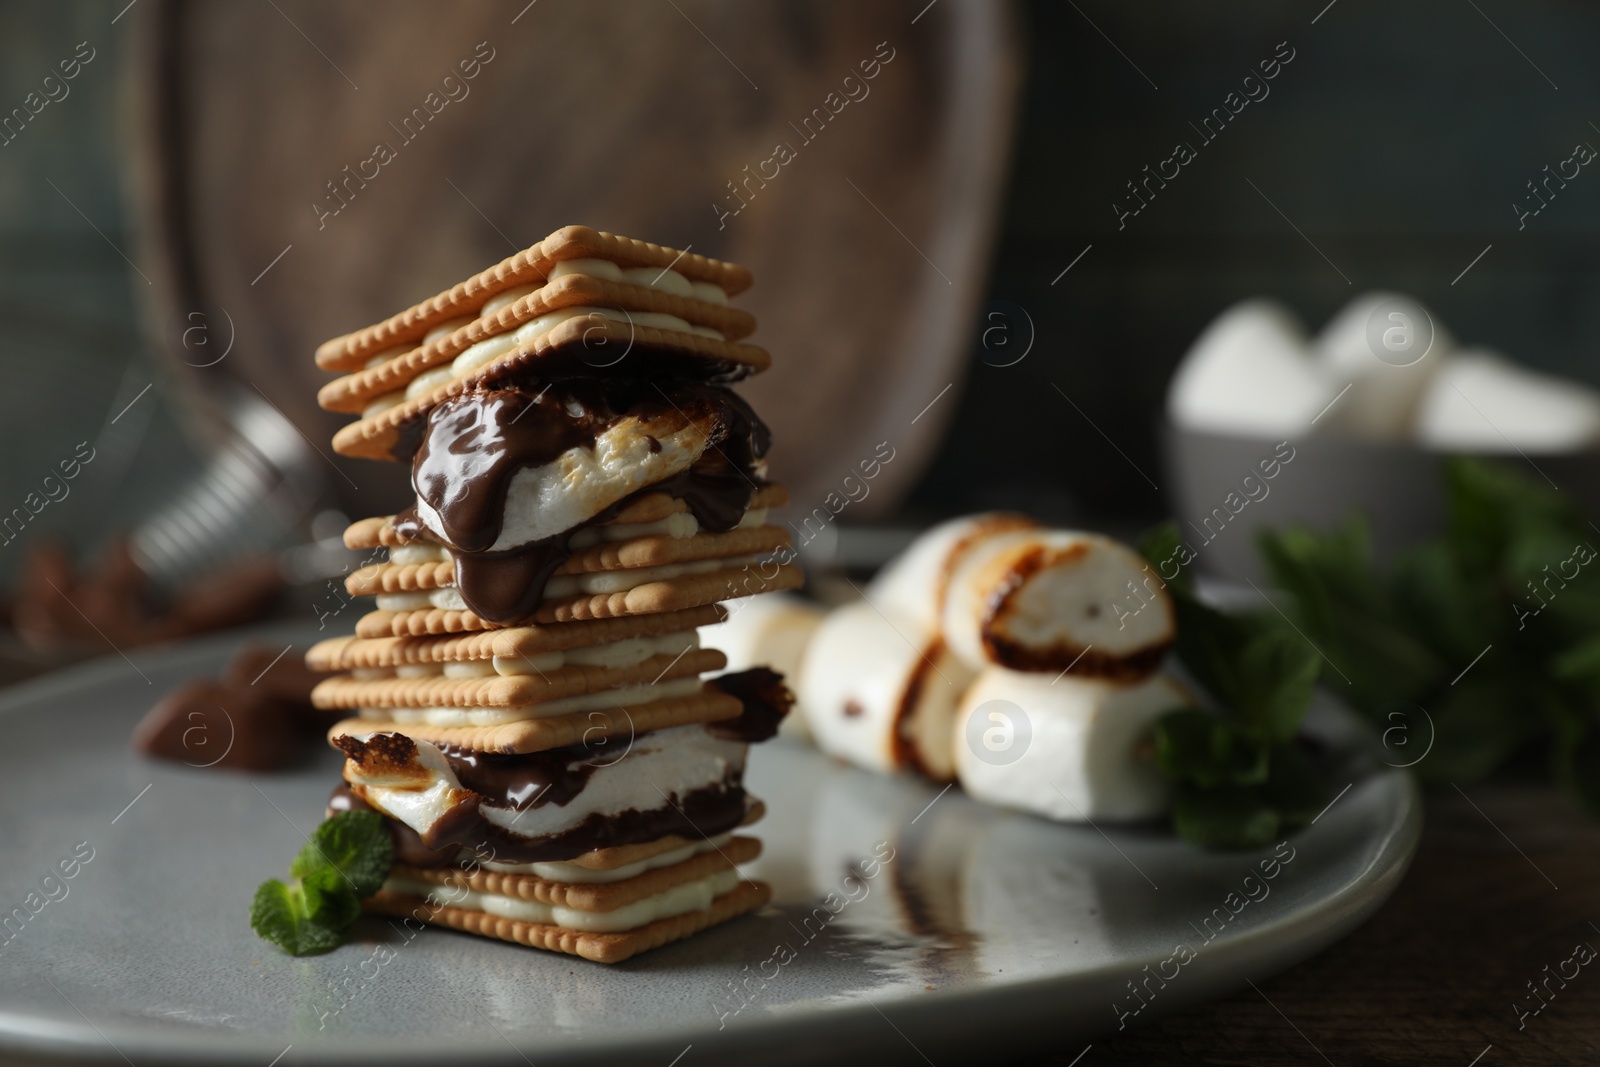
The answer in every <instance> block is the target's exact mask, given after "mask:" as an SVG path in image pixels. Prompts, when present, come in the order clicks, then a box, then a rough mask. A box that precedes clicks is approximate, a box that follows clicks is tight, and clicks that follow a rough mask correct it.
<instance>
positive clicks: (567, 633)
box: [306, 604, 728, 671]
mask: <svg viewBox="0 0 1600 1067" xmlns="http://www.w3.org/2000/svg"><path fill="white" fill-rule="evenodd" d="M727 617H728V611H727V609H726V608H724V607H723V606H722V605H720V604H707V605H704V606H703V607H698V608H687V609H685V610H683V611H667V612H661V613H659V614H655V615H623V616H620V617H619V618H615V619H589V620H587V621H585V622H558V623H552V624H551V625H549V626H513V627H509V628H507V629H504V630H485V631H481V632H478V633H469V634H455V635H446V636H443V637H356V636H353V635H344V636H340V637H329V638H325V639H324V640H322V641H319V642H317V643H316V644H315V645H312V646H311V648H310V650H309V651H307V652H306V666H307V667H310V668H311V669H312V670H314V671H349V670H355V669H357V668H362V667H400V666H407V665H410V664H415V663H462V662H471V661H474V660H486V659H493V658H494V657H496V656H498V657H500V658H502V659H518V658H521V657H523V656H533V655H537V654H539V653H541V652H563V651H566V650H568V649H574V648H589V647H592V646H594V645H605V644H610V643H611V642H613V641H626V640H628V639H630V638H637V637H664V636H666V635H667V634H675V633H685V632H687V631H689V630H694V629H697V628H699V627H701V626H712V625H715V624H716V623H719V622H722V621H723V620H725V619H726V618H727Z"/></svg>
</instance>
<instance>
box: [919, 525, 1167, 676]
mask: <svg viewBox="0 0 1600 1067" xmlns="http://www.w3.org/2000/svg"><path fill="white" fill-rule="evenodd" d="M941 629H942V631H943V635H944V639H945V641H946V642H948V643H949V646H950V649H951V651H952V652H954V653H955V654H956V655H957V656H958V657H960V658H961V659H962V660H963V661H964V662H965V663H967V665H968V666H970V667H972V668H973V669H975V670H976V669H982V668H983V667H985V666H987V665H989V664H991V663H992V664H995V665H998V666H1002V667H1009V668H1011V669H1013V670H1023V671H1047V672H1049V673H1050V674H1051V675H1054V674H1056V673H1058V672H1060V671H1063V670H1066V669H1067V668H1068V667H1072V668H1073V671H1074V673H1075V674H1078V675H1080V676H1088V677H1106V678H1117V679H1120V680H1122V681H1135V680H1137V679H1139V678H1143V677H1144V676H1146V675H1148V674H1150V673H1151V672H1153V671H1154V670H1155V669H1156V668H1157V667H1158V666H1159V665H1160V663H1161V659H1162V656H1163V655H1164V654H1165V653H1166V650H1167V647H1168V646H1169V645H1171V644H1172V640H1173V636H1174V620H1173V611H1172V601H1171V599H1170V598H1169V597H1168V596H1167V592H1166V587H1165V586H1164V585H1163V584H1162V582H1161V579H1160V577H1159V576H1157V575H1156V573H1155V572H1154V571H1153V570H1152V569H1151V568H1150V567H1149V565H1148V564H1146V563H1145V562H1144V560H1143V559H1141V558H1140V557H1139V555H1138V554H1137V553H1136V552H1134V551H1133V550H1132V549H1130V548H1128V547H1127V546H1125V545H1122V544H1119V543H1118V542H1116V541H1113V540H1112V539H1110V538H1109V537H1103V536H1101V535H1099V534H1089V533H1076V532H1071V531H1065V530H1033V531H1027V530H1024V531H1018V532H1014V533H1006V534H998V535H995V536H993V537H990V538H988V539H986V540H984V541H982V542H980V543H979V544H977V545H975V546H974V547H973V548H972V549H971V550H970V551H968V552H967V553H966V554H965V556H964V557H963V558H962V560H961V562H960V564H959V565H958V566H957V567H956V570H955V574H954V575H953V576H952V578H951V580H950V588H949V592H948V595H947V596H946V598H945V604H944V621H943V626H942V628H941Z"/></svg>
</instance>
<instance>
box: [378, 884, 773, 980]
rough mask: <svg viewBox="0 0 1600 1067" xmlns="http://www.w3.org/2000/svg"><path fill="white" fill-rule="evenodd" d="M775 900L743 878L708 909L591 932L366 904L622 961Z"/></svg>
mask: <svg viewBox="0 0 1600 1067" xmlns="http://www.w3.org/2000/svg"><path fill="white" fill-rule="evenodd" d="M771 899H772V887H771V886H769V885H767V884H766V883H765V882H740V883H739V884H738V885H736V886H734V887H733V888H732V889H730V890H729V891H728V892H726V893H724V894H722V895H721V896H720V897H718V898H716V899H715V900H713V901H712V902H711V907H709V908H707V909H705V910H704V911H691V912H687V913H686V914H683V915H675V916H673V917H672V918H670V919H657V920H656V921H655V922H653V923H650V924H649V925H648V926H641V927H639V928H638V929H637V930H624V931H621V932H620V933H613V934H591V933H585V932H583V931H581V930H569V929H567V928H565V927H562V926H554V925H551V924H549V923H530V922H523V921H522V920H521V919H502V918H500V917H499V916H496V915H489V914H488V913H486V912H481V911H468V910H466V909H464V908H452V907H449V906H435V905H432V904H429V903H428V902H427V901H424V900H418V899H417V898H416V897H405V896H400V895H399V894H396V893H390V892H388V891H386V890H379V891H378V893H377V894H376V895H374V896H371V897H368V898H367V900H366V901H365V902H364V903H363V905H362V906H363V907H364V908H365V909H366V910H367V911H369V912H373V913H376V914H378V915H392V916H395V917H397V918H404V917H408V916H409V917H411V918H414V919H416V920H417V921H418V922H425V923H432V924H434V925H435V926H448V927H450V928H451V929H452V930H461V931H463V932H465V933H469V934H480V935H482V936H484V937H493V938H497V939H499V940H501V941H510V942H513V943H515V944H518V945H527V946H528V947H529V948H542V949H548V950H550V951H552V952H564V953H566V954H567V955H569V956H582V957H583V958H584V959H586V960H593V961H594V962H596V963H621V962H622V961H623V960H626V959H628V958H629V957H632V956H636V955H638V954H639V953H641V952H648V951H649V950H650V949H653V948H660V947H661V946H662V945H666V944H670V943H671V942H673V941H681V940H683V939H684V938H686V937H690V936H692V935H694V934H697V933H699V932H700V931H702V930H705V929H708V928H710V927H712V926H717V925H719V924H721V923H725V922H727V921H728V920H729V919H733V918H737V917H738V916H740V915H744V914H745V913H747V912H751V911H755V910H756V909H757V908H759V907H761V906H763V905H764V904H766V903H767V901H769V900H771Z"/></svg>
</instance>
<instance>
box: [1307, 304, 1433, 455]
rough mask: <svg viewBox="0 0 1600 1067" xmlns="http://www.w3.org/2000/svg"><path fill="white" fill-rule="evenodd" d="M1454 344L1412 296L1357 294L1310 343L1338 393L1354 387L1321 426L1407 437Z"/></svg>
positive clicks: (1357, 433) (1375, 436)
mask: <svg viewBox="0 0 1600 1067" xmlns="http://www.w3.org/2000/svg"><path fill="white" fill-rule="evenodd" d="M1455 346H1456V342H1455V338H1454V337H1451V336H1450V333H1449V331H1448V330H1446V329H1444V327H1443V326H1442V325H1440V324H1439V322H1438V319H1437V318H1436V317H1435V316H1434V315H1433V314H1432V313H1431V312H1430V311H1429V310H1428V309H1427V308H1425V307H1423V306H1422V305H1421V304H1419V303H1417V302H1416V301H1415V300H1412V299H1411V298H1410V297H1407V296H1403V295H1401V294H1399V293H1391V292H1384V291H1381V290H1380V291H1376V292H1371V293H1363V294H1362V295H1361V296H1358V297H1356V298H1355V299H1354V300H1352V301H1350V302H1349V303H1348V304H1346V305H1345V306H1344V307H1343V308H1342V309H1340V311H1339V313H1338V314H1337V315H1335V316H1334V317H1333V318H1331V319H1329V320H1328V323H1327V325H1325V326H1323V328H1322V332H1321V333H1319V334H1318V335H1317V338H1316V340H1315V341H1314V342H1312V351H1313V359H1314V361H1315V363H1316V365H1317V367H1318V369H1319V370H1320V371H1321V372H1322V374H1323V375H1324V377H1325V378H1326V379H1327V380H1328V382H1329V383H1331V384H1332V386H1333V387H1334V388H1335V389H1338V390H1343V389H1345V388H1346V385H1347V384H1348V392H1347V393H1346V394H1345V395H1343V396H1340V397H1339V402H1338V403H1336V404H1333V406H1332V407H1330V408H1329V409H1328V411H1327V414H1326V415H1325V416H1324V417H1323V418H1319V419H1318V420H1317V430H1318V431H1319V432H1322V433H1341V432H1342V433H1348V434H1351V435H1353V436H1356V437H1365V438H1371V439H1374V440H1380V441H1400V440H1404V439H1406V438H1407V437H1409V436H1410V434H1411V428H1412V425H1413V423H1414V420H1415V417H1416V413H1417V410H1418V408H1419V407H1420V406H1421V404H1422V401H1423V397H1424V396H1425V395H1427V394H1428V392H1429V390H1430V388H1431V386H1432V383H1433V382H1434V380H1435V379H1436V377H1437V375H1438V373H1439V370H1440V368H1441V367H1443V366H1444V365H1445V364H1446V363H1447V362H1448V360H1449V358H1450V354H1451V352H1452V351H1453V350H1454V349H1455ZM1331 399H1332V398H1330V401H1331Z"/></svg>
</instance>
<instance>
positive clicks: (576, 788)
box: [438, 744, 602, 811]
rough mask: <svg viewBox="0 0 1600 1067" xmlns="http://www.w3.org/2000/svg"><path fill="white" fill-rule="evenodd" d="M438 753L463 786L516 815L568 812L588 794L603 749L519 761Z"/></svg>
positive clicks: (453, 749)
mask: <svg viewBox="0 0 1600 1067" xmlns="http://www.w3.org/2000/svg"><path fill="white" fill-rule="evenodd" d="M438 748H439V751H440V752H442V753H444V758H445V759H446V760H448V761H449V763H450V769H451V770H453V771H455V772H456V778H457V779H458V780H459V781H460V782H461V784H462V785H463V786H465V787H466V788H468V789H470V790H472V791H473V792H474V793H478V794H481V795H482V796H484V797H485V798H487V799H488V801H489V803H491V804H493V805H494V806H496V807H502V808H510V809H512V810H513V811H524V810H526V809H528V808H542V807H544V806H545V805H546V804H554V805H556V806H557V807H565V806H566V805H567V804H568V803H569V802H571V801H572V800H573V799H574V798H575V797H577V795H578V794H579V793H581V792H583V787H584V786H586V785H588V784H589V778H590V776H591V775H593V774H594V772H595V770H596V768H597V767H598V766H600V764H599V763H598V762H597V761H598V760H599V759H601V758H602V757H601V756H600V755H598V752H599V751H600V750H599V749H598V748H596V749H595V750H594V751H591V749H590V747H589V746H586V745H574V746H571V747H568V748H557V749H550V750H549V751H545V752H529V753H525V754H520V755H503V754H501V753H498V752H477V751H474V750H472V749H467V748H462V747H460V746H459V745H450V744H441V745H439V746H438Z"/></svg>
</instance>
